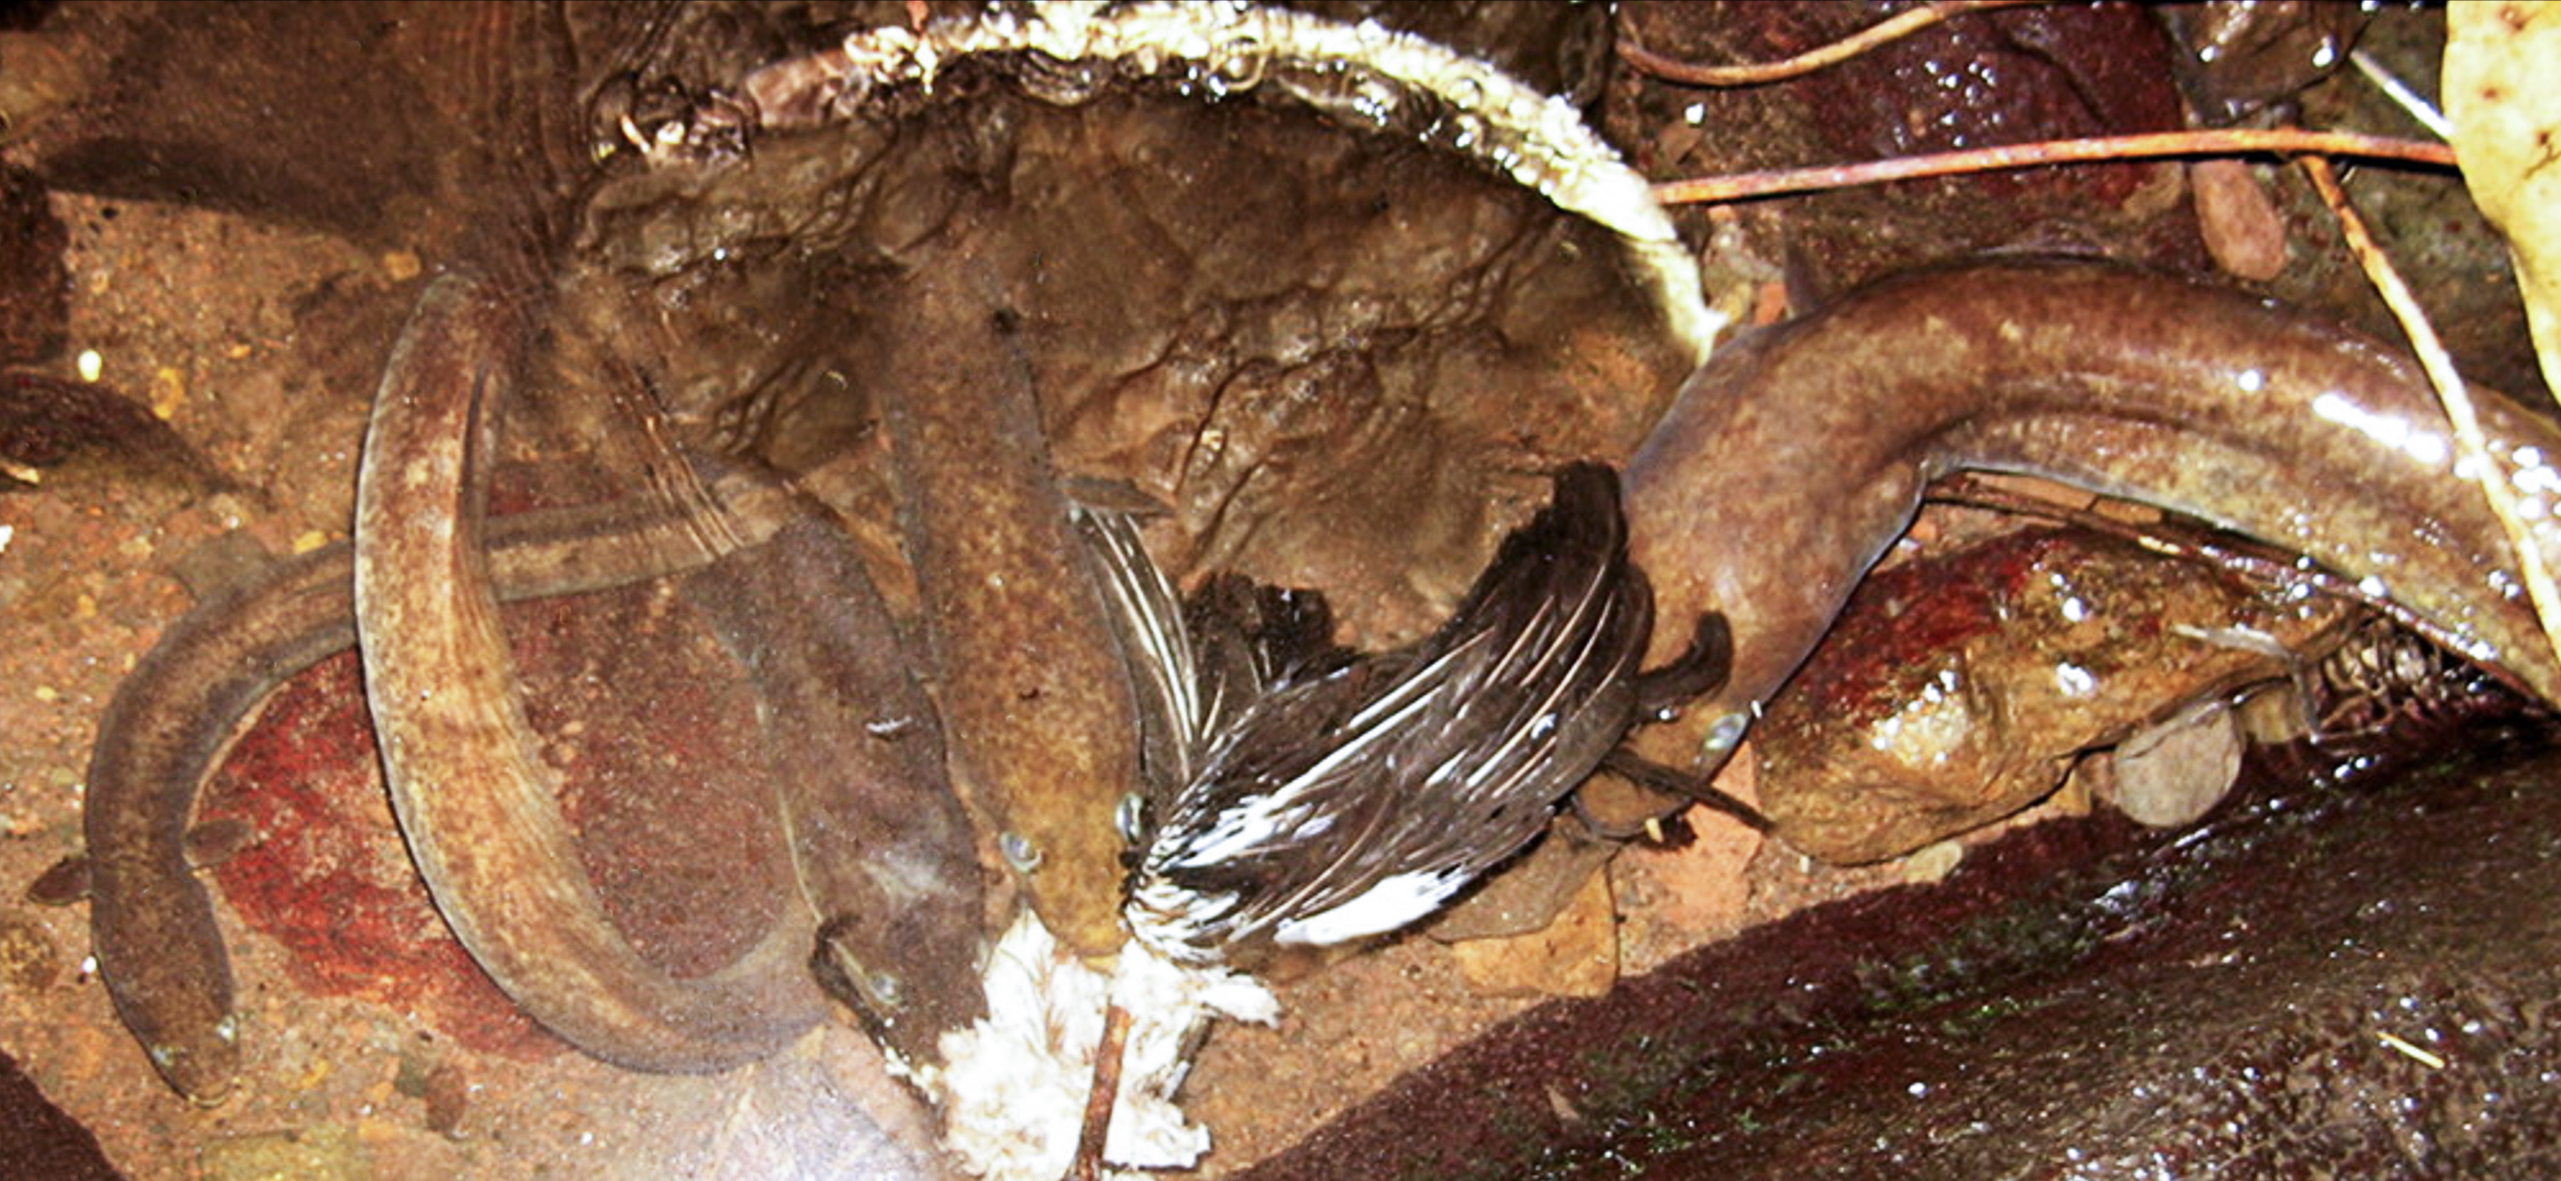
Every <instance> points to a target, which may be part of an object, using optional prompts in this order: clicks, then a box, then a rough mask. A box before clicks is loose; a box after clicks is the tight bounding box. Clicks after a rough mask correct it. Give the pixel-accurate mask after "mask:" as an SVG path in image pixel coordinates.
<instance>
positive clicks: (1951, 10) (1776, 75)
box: [1618, 0, 2043, 87]
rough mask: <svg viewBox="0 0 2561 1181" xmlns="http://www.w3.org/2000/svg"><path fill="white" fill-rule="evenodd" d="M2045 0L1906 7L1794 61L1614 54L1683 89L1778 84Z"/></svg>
mask: <svg viewBox="0 0 2561 1181" xmlns="http://www.w3.org/2000/svg"><path fill="white" fill-rule="evenodd" d="M2041 2H2043V0H1938V2H1937V3H1934V4H1928V5H1924V6H1922V7H1920V8H1913V9H1907V10H1905V11H1902V12H1898V13H1895V14H1894V15H1893V16H1890V17H1887V18H1886V19H1884V20H1881V21H1878V22H1877V23H1875V24H1873V25H1870V26H1868V27H1867V28H1865V29H1861V30H1859V31H1858V32H1856V33H1853V34H1851V35H1849V36H1847V37H1843V38H1841V39H1840V40H1838V41H1834V42H1832V43H1831V44H1829V45H1821V46H1817V47H1815V48H1813V49H1809V50H1807V51H1805V52H1803V53H1800V54H1797V55H1796V56H1794V57H1790V58H1785V59H1782V60H1779V61H1771V62H1740V63H1736V64H1734V65H1729V66H1711V65H1702V64H1699V63H1696V62H1685V61H1682V60H1680V59H1678V58H1673V57H1666V56H1664V55H1662V54H1659V53H1656V52H1654V51H1653V50H1650V49H1647V48H1645V47H1644V46H1643V45H1640V44H1637V43H1636V42H1634V41H1626V42H1622V43H1621V44H1620V45H1619V47H1618V55H1619V57H1620V58H1622V59H1624V60H1625V61H1626V62H1627V64H1628V65H1631V66H1634V67H1635V68H1636V69H1637V70H1638V71H1640V72H1642V73H1645V74H1648V75H1651V76H1653V77H1656V78H1660V79H1662V80H1663V81H1666V82H1675V83H1679V84H1681V85H1684V86H1719V87H1728V86H1759V85H1762V84H1763V83H1768V82H1782V81H1785V80H1787V79H1789V78H1795V77H1800V76H1802V75H1805V74H1811V73H1813V72H1814V71H1816V70H1819V69H1822V68H1824V67H1826V66H1831V65H1837V64H1839V63H1841V62H1845V61H1848V60H1849V59H1851V58H1854V57H1857V56H1858V55H1860V54H1862V53H1865V52H1867V51H1868V50H1871V49H1874V48H1876V47H1877V46H1879V45H1883V44H1885V43H1887V42H1889V41H1894V40H1898V39H1900V38H1903V37H1908V36H1910V35H1912V34H1914V33H1917V32H1920V31H1921V30H1923V29H1926V28H1929V27H1930V26H1932V25H1935V24H1937V23H1939V22H1940V21H1943V20H1946V19H1947V18H1949V17H1951V16H1958V15H1961V14H1963V13H1968V12H1980V11H1983V10H1986V9H1993V8H2012V7H2016V6H2018V5H2021V4H2035V3H2041Z"/></svg>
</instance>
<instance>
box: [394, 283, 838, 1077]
mask: <svg viewBox="0 0 2561 1181" xmlns="http://www.w3.org/2000/svg"><path fill="white" fill-rule="evenodd" d="M523 331H524V328H523V324H522V323H521V321H520V319H519V317H518V313H517V310H516V309H515V308H513V307H512V306H510V304H509V302H508V301H507V300H506V299H505V298H504V297H503V296H501V295H500V294H499V293H498V292H497V290H496V288H495V286H494V285H492V284H490V283H488V282H486V281H483V280H479V279H476V278H473V277H470V276H465V275H459V274H457V275H449V276H446V277H445V278H442V279H439V280H437V281H436V283H435V284H433V285H432V286H430V287H429V288H428V290H427V292H426V294H425V295H424V296H422V297H421V299H420V301H419V306H418V310H417V312H416V314H415V315H414V316H413V317H412V319H411V321H410V324H409V326H408V327H407V329H405V330H404V331H403V333H402V336H401V339H400V342H399V344H398V345H397V346H396V347H395V349H394V351H393V354H392V359H391V363H390V365H389V366H388V368H387V370H386V373H385V376H384V379H383V386H382V389H381V390H380V391H379V393H378V394H377V395H376V397H375V400H374V417H373V422H372V425H371V427H370V428H369V430H368V432H367V435H366V440H365V454H364V464H363V468H362V476H361V477H360V479H359V482H358V486H357V495H356V530H355V548H356V555H355V603H356V619H357V631H358V635H359V637H360V643H359V648H360V650H361V651H362V653H363V656H364V663H365V691H366V698H367V702H368V704H369V706H370V707H371V709H372V712H373V719H374V731H375V734H376V737H377V739H378V741H379V743H380V745H381V748H382V757H383V771H384V779H385V780H386V782H387V784H388V786H389V788H390V794H391V799H392V810H393V813H394V815H395V816H397V817H398V819H399V822H400V829H401V833H402V835H403V836H404V837H405V838H406V840H407V841H408V844H409V849H410V856H411V859H412V860H413V861H414V862H416V864H417V866H418V870H419V874H420V876H421V877H423V878H424V879H425V881H426V883H427V888H428V892H429V893H430V894H431V895H432V896H433V897H434V899H435V902H436V907H437V910H438V911H439V912H441V913H442V914H443V916H444V918H445V922H446V925H447V926H448V927H450V928H451V929H452V930H453V932H454V935H455V937H456V938H458V939H459V940H461V942H462V944H463V946H464V948H465V949H467V950H468V951H469V952H470V953H471V956H472V958H473V959H474V960H475V961H477V962H478V963H479V964H480V966H481V968H482V969H483V970H485V971H487V972H488V973H489V975H490V976H491V978H493V979H494V980H496V981H497V982H498V984H499V986H500V987H501V988H503V989H504V990H506V992H507V994H508V995H509V996H510V997H511V998H513V999H514V1000H515V1001H516V1003H517V1004H518V1005H520V1006H522V1007H523V1008H524V1009H525V1010H526V1012H527V1013H529V1014H531V1015H532V1016H533V1017H534V1019H535V1020H537V1021H539V1022H541V1023H542V1024H543V1025H544V1026H545V1027H546V1028H549V1029H551V1030H552V1031H554V1032H556V1033H559V1034H560V1035H562V1036H563V1037H564V1038H566V1039H567V1040H568V1041H570V1042H571V1043H573V1044H575V1045H577V1046H578V1047H579V1048H581V1049H583V1050H585V1051H587V1052H588V1053H590V1054H593V1055H595V1056H597V1057H599V1058H603V1059H605V1060H607V1061H610V1062H614V1063H616V1064H618V1065H623V1066H627V1067H631V1068H634V1069H641V1070H657V1071H706V1070H717V1069H722V1068H725V1067H728V1066H732V1065H735V1064H738V1063H741V1062H745V1061H750V1060H753V1059H755V1058H758V1057H761V1056H763V1055H765V1054H766V1053H769V1052H770V1051H772V1050H773V1049H774V1048H776V1047H778V1046H779V1045H781V1044H782V1043H784V1042H786V1041H788V1040H790V1039H791V1038H793V1037H795V1036H797V1035H798V1034H800V1033H801V1032H802V1031H804V1030H806V1029H807V1028H808V1027H809V1026H810V1025H811V1024H813V1023H814V1022H816V1021H817V1020H819V1018H820V1017H821V1016H822V1015H823V1013H824V1011H825V1001H824V998H823V995H822V994H821V993H820V991H819V989H818V987H817V984H816V982H815V980H814V978H813V977H812V976H811V974H810V973H809V971H808V967H807V961H808V955H809V948H810V946H811V940H812V939H813V938H814V934H813V931H812V930H811V928H810V927H809V926H808V925H807V924H806V923H805V922H801V921H782V922H777V923H775V924H774V925H773V926H772V927H771V928H769V929H768V931H767V932H766V933H765V935H764V937H763V939H762V940H761V941H760V942H758V943H756V944H755V945H754V946H753V947H751V948H750V949H749V950H748V951H746V952H745V953H743V954H742V955H740V956H739V957H738V958H737V959H736V960H734V961H732V962H731V963H729V964H727V965H725V966H723V967H722V968H720V969H718V970H717V971H714V972H711V973H708V974H705V975H701V976H685V977H680V976H677V975H675V974H673V973H671V972H669V971H667V970H665V969H664V968H661V967H659V966H657V965H655V964H653V963H651V962H650V961H649V960H648V959H646V958H645V957H644V956H642V955H641V953H640V952H639V951H638V950H637V949H635V948H634V947H632V946H631V944H630V943H629V941H628V940H626V939H625V938H624V937H623V936H622V934H621V933H620V932H619V931H618V930H617V929H616V928H615V927H614V925H613V923H612V921H611V920H610V918H609V917H608V916H607V915H606V913H605V910H604V906H603V903H602V900H601V899H600V898H599V897H598V896H597V893H596V889H595V886H594V884H593V883H592V882H590V881H589V880H588V877H587V875H586V873H585V870H584V869H583V867H582V866H581V864H580V862H579V859H578V856H577V852H576V848H575V845H574V844H573V842H572V839H571V834H570V830H569V826H568V823H567V821H566V820H565V819H564V818H563V816H562V815H561V812H560V807H559V803H558V800H557V796H556V789H555V785H554V776H553V773H552V772H551V771H550V769H549V768H548V767H546V766H545V765H544V764H543V763H542V761H541V759H540V758H539V757H538V755H537V753H536V752H537V750H538V744H537V740H536V739H535V736H534V734H533V732H532V727H531V726H530V724H529V723H528V722H527V721H526V719H525V714H524V708H523V703H522V702H521V700H520V699H519V697H518V690H517V686H516V679H515V673H514V666H513V662H512V661H511V660H510V659H509V657H508V654H507V648H506V641H505V636H504V633H503V632H502V631H501V629H500V626H499V621H498V616H497V605H496V597H495V595H494V593H493V591H492V588H491V583H490V578H489V574H488V571H487V569H486V549H485V547H484V546H483V544H482V541H481V535H482V528H481V504H482V500H483V496H484V492H483V488H484V485H485V480H486V467H487V465H488V464H489V462H490V459H489V456H490V455H491V454H492V451H493V443H494V438H493V435H494V423H495V420H496V418H497V416H498V410H499V405H500V404H501V403H502V402H503V396H504V393H505V390H506V387H507V383H508V382H509V380H510V378H511V377H512V372H513V369H514V366H515V363H516V359H517V349H518V345H519V343H520V340H521V337H522V334H523ZM703 541H704V544H705V545H706V548H707V550H708V551H709V552H708V553H707V554H706V556H707V557H712V556H717V555H718V553H719V552H720V551H719V549H718V548H716V547H717V546H718V545H720V544H721V543H722V531H720V530H718V529H711V530H706V532H705V533H704V535H703ZM787 913H788V912H787ZM806 917H807V916H806V915H805V914H800V915H793V916H792V918H793V919H795V920H797V919H805V918H806Z"/></svg>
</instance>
